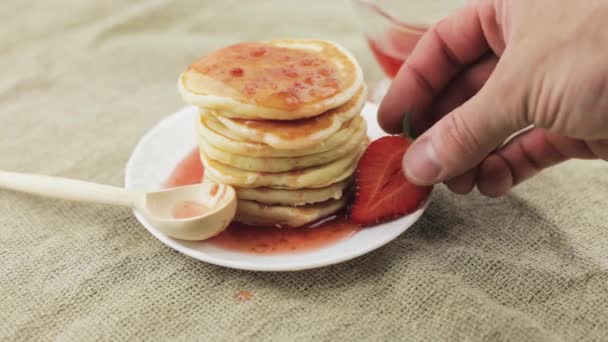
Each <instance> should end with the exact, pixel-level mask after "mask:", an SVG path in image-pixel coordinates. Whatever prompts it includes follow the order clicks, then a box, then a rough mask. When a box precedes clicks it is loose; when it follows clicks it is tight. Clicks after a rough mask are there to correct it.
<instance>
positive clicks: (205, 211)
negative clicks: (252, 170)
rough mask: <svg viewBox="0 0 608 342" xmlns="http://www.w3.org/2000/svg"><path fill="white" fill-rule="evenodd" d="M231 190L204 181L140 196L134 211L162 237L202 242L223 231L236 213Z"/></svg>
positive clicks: (233, 193) (221, 185)
mask: <svg viewBox="0 0 608 342" xmlns="http://www.w3.org/2000/svg"><path fill="white" fill-rule="evenodd" d="M236 203H237V201H236V193H235V191H234V189H233V188H232V187H231V186H227V185H224V184H217V183H213V182H209V181H205V182H203V183H201V184H195V185H188V186H182V187H177V188H172V189H166V190H161V191H155V192H148V193H145V194H144V195H143V201H142V202H141V204H136V207H137V208H138V210H140V211H142V213H144V215H145V216H146V217H147V218H148V219H149V220H150V222H152V223H153V224H154V225H155V226H156V227H158V229H159V230H161V231H162V232H163V233H164V234H166V235H168V236H171V237H174V238H177V239H182V240H205V239H208V238H210V237H213V236H215V235H217V234H219V233H221V232H222V231H224V229H226V227H227V226H228V224H230V221H232V218H233V217H234V215H235V213H236Z"/></svg>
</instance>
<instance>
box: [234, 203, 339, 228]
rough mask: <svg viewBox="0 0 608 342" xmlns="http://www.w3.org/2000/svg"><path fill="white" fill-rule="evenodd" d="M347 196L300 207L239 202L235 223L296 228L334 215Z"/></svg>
mask: <svg viewBox="0 0 608 342" xmlns="http://www.w3.org/2000/svg"><path fill="white" fill-rule="evenodd" d="M347 199H348V196H343V197H342V198H341V199H337V200H336V199H332V200H328V201H325V202H321V203H316V204H310V205H305V206H301V207H291V206H272V205H266V204H262V203H258V202H255V201H247V200H239V201H238V204H237V210H236V216H235V218H234V220H235V221H238V222H241V223H245V224H248V225H252V226H276V227H281V228H297V227H301V226H304V225H306V224H309V223H312V222H315V221H318V220H320V219H322V218H325V217H327V216H329V215H331V214H334V213H336V212H337V211H339V210H340V209H342V208H344V206H346V202H347Z"/></svg>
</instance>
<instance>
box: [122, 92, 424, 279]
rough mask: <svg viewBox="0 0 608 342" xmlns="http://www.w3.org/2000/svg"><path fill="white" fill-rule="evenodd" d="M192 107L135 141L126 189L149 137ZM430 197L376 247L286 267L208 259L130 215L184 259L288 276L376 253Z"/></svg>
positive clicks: (140, 217)
mask: <svg viewBox="0 0 608 342" xmlns="http://www.w3.org/2000/svg"><path fill="white" fill-rule="evenodd" d="M193 107H194V106H184V107H182V108H180V109H178V110H176V111H174V112H172V113H171V114H169V115H167V116H166V117H164V118H162V119H161V120H160V121H158V122H157V123H156V124H155V125H154V126H152V127H151V128H150V129H148V130H147V131H146V133H145V134H144V135H143V136H142V137H141V138H140V139H139V140H138V142H137V144H136V145H135V147H134V148H133V150H132V152H131V155H130V156H129V160H128V161H127V164H126V165H125V174H124V185H125V188H126V189H132V188H133V182H132V179H133V177H132V176H133V172H134V171H133V169H134V163H135V161H134V160H135V159H136V156H137V155H139V154H140V153H141V152H140V151H141V150H142V149H143V148H144V146H145V145H146V143H147V142H148V141H149V140H150V139H151V137H152V136H153V135H154V134H155V133H156V132H157V131H158V130H160V129H162V127H163V126H164V125H163V124H164V123H165V122H167V121H170V120H175V119H176V117H177V116H179V115H182V114H183V113H184V112H187V111H189V110H193V109H194V108H195V107H194V108H193ZM365 107H372V109H373V110H374V111H375V110H377V108H378V106H377V105H376V104H373V103H371V102H366V104H365ZM431 197H432V192H431V195H430V196H429V197H428V198H427V199H426V200H425V201H424V202H423V203H422V204H421V205H420V206H419V207H418V209H416V211H414V212H412V213H411V214H409V215H407V216H404V217H402V219H403V218H410V219H411V220H412V222H411V223H410V224H409V225H408V224H406V225H404V226H403V227H400V228H399V229H398V230H397V231H395V232H394V233H393V234H388V235H386V236H382V238H380V239H378V240H376V241H375V243H371V244H369V245H365V247H362V248H359V249H356V250H345V252H343V253H339V254H336V255H335V257H331V258H327V259H323V260H318V261H313V262H299V263H293V262H290V263H286V264H276V265H273V264H268V263H265V264H259V263H257V264H255V263H249V262H246V261H245V262H239V261H234V260H226V259H222V258H218V257H216V256H213V255H210V254H208V253H205V252H202V251H195V250H193V249H191V248H189V247H188V246H185V245H183V244H181V243H180V242H179V241H178V240H174V239H172V238H170V237H168V236H166V235H164V234H162V233H160V232H159V231H158V230H157V229H156V228H155V227H154V226H153V225H152V224H151V223H150V222H149V221H148V220H147V219H146V218H145V217H144V216H143V215H142V214H141V213H140V212H139V211H138V210H137V209H133V214H134V216H135V218H136V219H137V221H139V223H140V224H141V225H142V226H143V227H144V228H145V229H146V230H147V231H148V232H149V233H150V234H151V235H152V236H154V237H155V238H156V239H157V240H159V241H160V242H161V243H163V244H164V245H166V246H168V247H170V248H172V249H174V250H176V251H177V252H180V253H182V254H184V255H187V256H189V257H191V258H193V259H196V260H199V261H203V262H206V263H209V264H213V265H216V266H222V267H227V268H232V269H239V270H245V271H261V272H290V271H302V270H308V269H315V268H320V267H325V266H330V265H335V264H339V263H343V262H346V261H349V260H353V259H355V258H358V257H360V256H362V255H365V254H368V253H370V252H372V251H374V250H376V249H379V248H381V247H383V246H385V245H386V244H388V243H389V242H391V241H393V240H395V239H396V238H398V237H399V236H400V235H402V234H403V233H404V232H405V231H406V230H408V229H409V228H410V227H411V226H413V225H414V224H415V223H416V222H417V221H418V220H419V219H420V217H421V216H422V215H423V214H424V212H425V211H426V209H427V208H428V206H429V203H430V202H431ZM397 220H399V219H397ZM392 222H394V221H392ZM356 234H357V233H355V235H356ZM345 241H347V240H344V241H340V242H345ZM340 242H338V243H340ZM303 256H305V253H303Z"/></svg>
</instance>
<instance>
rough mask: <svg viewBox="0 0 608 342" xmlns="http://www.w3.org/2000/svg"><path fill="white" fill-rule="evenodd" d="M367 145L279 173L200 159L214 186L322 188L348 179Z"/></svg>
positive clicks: (362, 144)
mask: <svg viewBox="0 0 608 342" xmlns="http://www.w3.org/2000/svg"><path fill="white" fill-rule="evenodd" d="M366 145H367V139H366V140H365V141H364V142H362V143H361V145H360V146H359V147H358V148H357V149H355V150H354V151H353V152H351V153H349V154H347V155H346V156H344V157H342V158H340V159H337V160H335V161H332V162H330V163H327V164H323V165H319V166H313V167H309V168H306V169H302V170H297V171H287V172H279V173H268V172H257V171H244V170H240V169H237V168H235V167H233V166H229V165H226V164H222V163H220V162H218V161H215V160H213V159H210V158H208V157H207V155H206V154H205V153H204V151H201V160H202V162H203V164H204V165H205V175H206V177H209V178H210V179H211V180H213V181H215V182H216V183H221V184H229V185H233V186H238V187H241V188H257V187H272V188H278V189H301V188H323V187H326V186H328V185H330V184H333V183H336V182H339V181H342V180H344V179H346V178H348V177H350V176H351V175H352V174H353V173H354V171H355V168H356V167H357V161H358V159H359V157H360V156H361V154H363V151H364V150H365V147H366Z"/></svg>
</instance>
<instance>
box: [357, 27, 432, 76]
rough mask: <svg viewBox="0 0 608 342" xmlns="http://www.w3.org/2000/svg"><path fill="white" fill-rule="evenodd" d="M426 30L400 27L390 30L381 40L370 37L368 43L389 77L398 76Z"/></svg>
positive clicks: (423, 28)
mask: <svg viewBox="0 0 608 342" xmlns="http://www.w3.org/2000/svg"><path fill="white" fill-rule="evenodd" d="M426 30H427V28H425V27H400V28H399V29H391V30H389V31H388V32H386V33H385V34H384V35H383V36H381V37H380V38H369V37H368V39H367V42H368V44H369V46H370V48H371V50H372V52H373V53H374V56H375V57H376V60H377V61H378V63H379V64H380V66H381V67H382V70H384V73H385V74H386V75H387V76H388V77H390V78H393V77H395V76H396V75H397V72H398V71H399V69H400V68H401V65H402V64H403V63H404V62H405V60H406V59H407V58H408V57H409V56H410V54H411V53H412V50H414V48H415V47H416V44H417V43H418V41H419V40H420V38H421V37H422V35H423V34H424V33H425V32H426Z"/></svg>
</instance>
